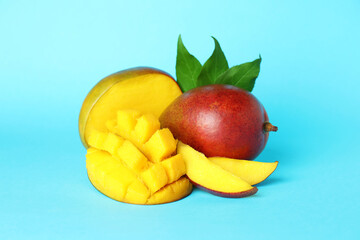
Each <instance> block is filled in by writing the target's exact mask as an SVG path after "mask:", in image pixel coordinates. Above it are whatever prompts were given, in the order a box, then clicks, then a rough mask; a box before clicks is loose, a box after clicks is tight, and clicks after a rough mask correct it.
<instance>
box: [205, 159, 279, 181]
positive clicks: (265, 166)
mask: <svg viewBox="0 0 360 240" xmlns="http://www.w3.org/2000/svg"><path fill="white" fill-rule="evenodd" d="M209 160H210V161H211V162H213V163H215V164H217V165H219V166H220V167H222V168H223V169H225V170H226V171H229V172H231V173H232V174H234V175H236V176H238V177H240V178H241V179H243V180H244V181H246V182H247V183H249V184H250V185H255V184H258V183H260V182H262V181H264V180H265V179H266V178H268V177H269V176H270V175H271V174H272V173H273V172H274V171H275V169H276V167H277V165H278V162H277V161H276V162H272V163H266V162H256V161H248V160H239V159H232V158H224V157H210V158H209Z"/></svg>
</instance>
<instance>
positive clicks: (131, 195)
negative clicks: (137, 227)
mask: <svg viewBox="0 0 360 240" xmlns="http://www.w3.org/2000/svg"><path fill="white" fill-rule="evenodd" d="M106 128H107V131H101V130H97V129H93V130H92V131H91V133H89V137H88V138H87V139H88V141H87V143H88V144H89V146H90V148H88V151H87V155H86V159H87V160H86V168H87V171H88V176H89V179H90V181H91V182H92V184H93V185H94V187H95V188H96V189H98V190H99V191H100V192H102V193H103V194H105V195H106V196H108V197H110V198H112V199H115V200H117V201H121V202H126V203H132V204H160V203H166V202H171V201H176V200H178V199H181V198H183V197H185V196H187V195H188V194H190V192H191V190H192V184H191V183H190V182H189V180H188V179H187V178H186V177H184V175H185V174H186V167H185V166H186V165H185V162H184V160H183V158H182V156H181V155H180V154H177V155H174V154H176V145H177V140H175V139H174V137H173V135H172V134H171V132H170V131H169V129H166V128H165V129H160V122H159V120H158V119H157V118H156V117H155V116H154V115H152V114H141V113H140V112H139V111H137V110H131V109H130V110H129V109H124V110H119V111H118V112H117V114H116V118H115V119H112V120H109V121H108V122H107V123H106Z"/></svg>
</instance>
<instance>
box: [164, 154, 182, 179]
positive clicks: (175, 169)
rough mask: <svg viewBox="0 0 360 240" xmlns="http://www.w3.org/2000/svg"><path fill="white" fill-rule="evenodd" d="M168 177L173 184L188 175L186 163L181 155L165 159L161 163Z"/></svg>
mask: <svg viewBox="0 0 360 240" xmlns="http://www.w3.org/2000/svg"><path fill="white" fill-rule="evenodd" d="M161 165H162V166H163V168H164V169H165V172H166V175H167V177H168V182H169V183H172V182H175V181H176V180H178V179H179V178H180V177H181V176H183V175H185V174H186V166H185V162H184V160H183V159H182V157H181V155H180V154H177V155H175V156H173V157H170V158H168V159H165V160H164V161H162V162H161Z"/></svg>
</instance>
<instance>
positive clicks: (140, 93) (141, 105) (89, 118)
mask: <svg viewBox="0 0 360 240" xmlns="http://www.w3.org/2000/svg"><path fill="white" fill-rule="evenodd" d="M181 94H182V92H181V90H180V88H179V86H178V84H177V83H176V81H175V80H174V79H173V78H172V77H171V76H170V75H169V74H167V73H165V72H163V71H160V70H158V69H155V68H147V67H141V68H132V69H128V70H124V71H120V72H117V73H114V74H111V75H109V76H107V77H105V78H104V79H102V80H101V81H100V82H99V83H97V84H96V85H95V86H94V87H93V88H92V89H91V91H90V92H89V94H88V95H87V96H86V98H85V100H84V102H83V105H82V107H81V110H80V116H79V134H80V138H81V141H82V143H83V145H84V146H85V147H86V148H88V147H89V146H88V143H87V141H88V137H89V135H90V133H91V132H92V130H93V129H96V130H99V131H103V132H104V131H107V129H106V125H105V124H106V122H107V121H108V120H111V119H115V118H116V113H117V111H118V110H121V109H135V110H138V111H140V112H142V113H149V114H153V115H154V116H155V117H157V118H158V117H159V116H160V115H161V113H162V112H163V111H164V110H165V108H166V107H167V106H168V105H169V104H170V103H171V102H172V101H173V100H174V99H175V98H177V97H178V96H180V95H181Z"/></svg>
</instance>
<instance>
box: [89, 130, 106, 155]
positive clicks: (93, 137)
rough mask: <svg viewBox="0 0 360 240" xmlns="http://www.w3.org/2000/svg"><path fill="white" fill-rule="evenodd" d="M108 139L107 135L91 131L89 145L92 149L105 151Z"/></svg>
mask: <svg viewBox="0 0 360 240" xmlns="http://www.w3.org/2000/svg"><path fill="white" fill-rule="evenodd" d="M106 138H107V134H106V133H104V132H100V131H97V130H95V129H94V130H92V131H91V133H90V135H89V138H88V139H87V143H88V145H89V146H91V147H94V148H97V149H100V150H104V142H105V140H106Z"/></svg>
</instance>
